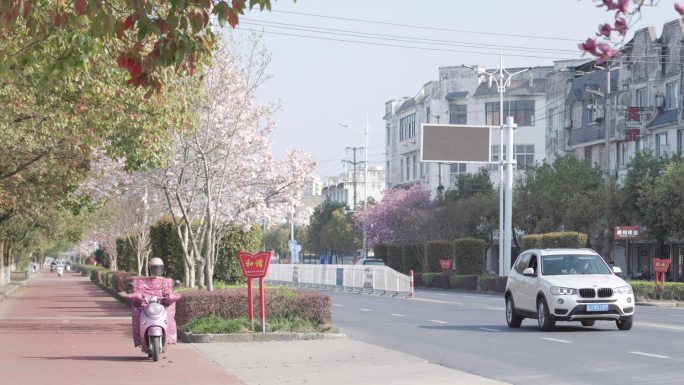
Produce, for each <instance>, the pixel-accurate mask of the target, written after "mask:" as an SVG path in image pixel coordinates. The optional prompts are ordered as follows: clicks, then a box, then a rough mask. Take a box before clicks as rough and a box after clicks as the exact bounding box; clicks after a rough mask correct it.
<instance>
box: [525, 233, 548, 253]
mask: <svg viewBox="0 0 684 385" xmlns="http://www.w3.org/2000/svg"><path fill="white" fill-rule="evenodd" d="M542 236H543V235H542V234H528V235H523V236H522V242H520V247H521V248H522V249H523V250H529V249H541V248H542Z"/></svg>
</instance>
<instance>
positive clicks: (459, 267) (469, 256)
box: [454, 238, 487, 290]
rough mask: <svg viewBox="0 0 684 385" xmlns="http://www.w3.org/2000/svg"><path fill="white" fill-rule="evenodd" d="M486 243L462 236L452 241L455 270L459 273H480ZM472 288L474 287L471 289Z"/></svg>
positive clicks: (482, 270) (483, 261) (482, 269)
mask: <svg viewBox="0 0 684 385" xmlns="http://www.w3.org/2000/svg"><path fill="white" fill-rule="evenodd" d="M486 245H487V244H486V243H485V241H483V240H482V239H476V238H462V239H457V240H455V241H454V256H455V257H456V258H455V259H456V272H458V274H459V275H482V274H484V265H485V248H486ZM473 290H474V289H473Z"/></svg>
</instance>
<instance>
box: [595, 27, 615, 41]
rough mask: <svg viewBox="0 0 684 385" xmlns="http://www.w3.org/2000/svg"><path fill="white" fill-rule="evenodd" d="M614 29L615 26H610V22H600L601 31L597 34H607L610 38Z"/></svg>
mask: <svg viewBox="0 0 684 385" xmlns="http://www.w3.org/2000/svg"><path fill="white" fill-rule="evenodd" d="M612 31H613V28H612V27H611V26H610V24H608V23H605V24H600V25H599V31H598V33H597V34H596V36H605V37H606V38H608V39H610V33H611V32H612Z"/></svg>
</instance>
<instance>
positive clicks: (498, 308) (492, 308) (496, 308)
mask: <svg viewBox="0 0 684 385" xmlns="http://www.w3.org/2000/svg"><path fill="white" fill-rule="evenodd" d="M485 309H487V310H497V311H504V310H506V309H505V308H503V307H486V308H485Z"/></svg>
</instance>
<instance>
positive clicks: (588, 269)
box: [542, 254, 612, 275]
mask: <svg viewBox="0 0 684 385" xmlns="http://www.w3.org/2000/svg"><path fill="white" fill-rule="evenodd" d="M542 274H543V275H567V274H612V272H611V271H610V268H609V267H608V265H606V263H605V262H604V261H603V259H601V257H600V256H598V255H577V254H568V255H544V256H542Z"/></svg>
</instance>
